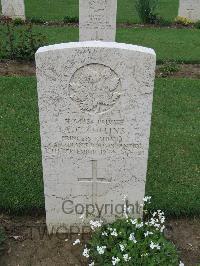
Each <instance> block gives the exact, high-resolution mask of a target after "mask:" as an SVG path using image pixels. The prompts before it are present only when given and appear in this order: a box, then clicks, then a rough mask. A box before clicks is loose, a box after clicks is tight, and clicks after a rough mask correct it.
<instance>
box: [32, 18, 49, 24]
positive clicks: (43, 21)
mask: <svg viewBox="0 0 200 266" xmlns="http://www.w3.org/2000/svg"><path fill="white" fill-rule="evenodd" d="M30 22H31V23H34V24H44V23H45V20H43V19H41V18H37V17H32V18H31V19H30Z"/></svg>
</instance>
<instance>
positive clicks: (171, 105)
mask: <svg viewBox="0 0 200 266" xmlns="http://www.w3.org/2000/svg"><path fill="white" fill-rule="evenodd" d="M0 81H1V82H0V84H1V85H0V94H1V96H2V97H1V100H0V101H1V105H0V106H1V109H0V113H1V140H2V141H1V144H2V147H1V148H2V150H3V151H4V152H2V153H1V154H2V156H1V164H0V165H1V176H0V188H1V193H0V197H1V200H0V209H1V210H2V215H1V217H0V221H1V224H2V225H3V226H4V228H6V232H7V236H8V240H7V242H6V246H5V252H4V255H3V256H2V257H1V260H0V262H2V263H3V264H2V265H15V263H16V260H17V262H18V264H19V265H28V263H29V265H47V264H48V263H51V265H70V263H71V265H84V264H83V262H81V256H80V253H81V250H80V249H79V248H78V249H77V247H76V248H75V247H73V246H72V245H70V243H72V241H70V240H69V242H68V241H67V242H66V241H65V240H63V239H59V238H57V237H54V238H53V240H52V239H49V238H48V236H46V235H45V237H44V238H43V237H42V234H43V233H42V232H43V229H41V230H42V231H41V235H40V234H39V233H38V227H37V226H44V221H45V219H44V208H43V206H44V198H43V182H42V166H41V154H40V140H39V121H38V109H37V92H36V79H35V78H34V77H1V78H0ZM199 87H200V80H198V79H183V78H180V79H172V78H171V79H169V78H168V79H164V78H159V79H157V80H156V86H155V92H154V105H153V118H152V120H153V123H152V130H151V141H150V158H149V168H148V177H147V189H146V193H147V194H149V195H152V197H153V202H152V203H153V205H152V208H153V209H163V210H165V212H166V215H167V217H168V222H167V224H168V227H167V228H168V231H167V237H168V238H169V239H171V240H173V241H174V243H176V245H177V247H178V249H179V250H180V251H181V256H182V260H184V262H185V263H186V265H197V263H198V262H199V261H200V257H199V254H200V252H199V248H200V226H199V219H198V218H196V219H194V218H193V217H198V216H199V210H200V198H199V197H200V193H199V187H200V182H199V178H198V177H199V170H198V151H199V147H198V132H199V123H198V121H199V115H198V112H197V110H198V107H199V105H198V99H199V96H200V95H199V93H200V91H199ZM2 166H4V167H2ZM8 214H9V215H8ZM25 214H26V215H25ZM30 214H31V217H30V216H29V215H30ZM177 217H182V219H178V218H177ZM183 217H185V218H184V219H183ZM28 226H31V228H35V226H36V229H34V230H33V237H32V236H31V235H30V227H28ZM64 238H66V236H65V237H64ZM66 262H68V264H66ZM9 263H10V264H9ZM37 263H38V264H37Z"/></svg>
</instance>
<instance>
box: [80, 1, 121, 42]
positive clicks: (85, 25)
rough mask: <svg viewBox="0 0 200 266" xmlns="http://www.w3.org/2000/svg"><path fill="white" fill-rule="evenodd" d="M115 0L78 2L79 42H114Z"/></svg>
mask: <svg viewBox="0 0 200 266" xmlns="http://www.w3.org/2000/svg"><path fill="white" fill-rule="evenodd" d="M116 15H117V0H79V40H80V41H93V40H100V41H112V42H114V41H115V35H116Z"/></svg>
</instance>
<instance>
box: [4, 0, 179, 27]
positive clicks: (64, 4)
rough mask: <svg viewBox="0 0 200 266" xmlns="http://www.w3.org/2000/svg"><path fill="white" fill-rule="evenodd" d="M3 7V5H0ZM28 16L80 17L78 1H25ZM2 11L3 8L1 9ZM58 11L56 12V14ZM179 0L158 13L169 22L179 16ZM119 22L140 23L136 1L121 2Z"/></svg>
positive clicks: (170, 0)
mask: <svg viewBox="0 0 200 266" xmlns="http://www.w3.org/2000/svg"><path fill="white" fill-rule="evenodd" d="M0 5H1V4H0ZM25 7H26V16H27V18H28V19H31V18H39V19H43V20H48V21H50V20H58V21H61V20H63V18H64V17H67V16H68V17H78V13H79V10H78V0H57V1H56V2H55V1H54V0H43V1H40V0H34V1H29V0H25ZM0 9H1V8H0ZM55 10H56V12H55ZM177 10H178V0H162V1H160V4H159V6H158V10H157V11H158V13H159V14H160V15H161V16H163V17H165V19H166V20H168V21H173V19H174V18H175V17H176V16H177ZM117 16H118V17H117V21H118V22H119V23H123V22H130V23H138V22H140V21H139V17H138V15H137V12H136V10H135V1H134V0H119V1H118V14H117Z"/></svg>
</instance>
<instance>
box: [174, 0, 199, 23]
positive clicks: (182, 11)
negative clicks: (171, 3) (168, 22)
mask: <svg viewBox="0 0 200 266" xmlns="http://www.w3.org/2000/svg"><path fill="white" fill-rule="evenodd" d="M178 15H179V16H180V17H185V18H188V19H190V20H192V21H194V22H195V21H198V20H200V0H179V11H178Z"/></svg>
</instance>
